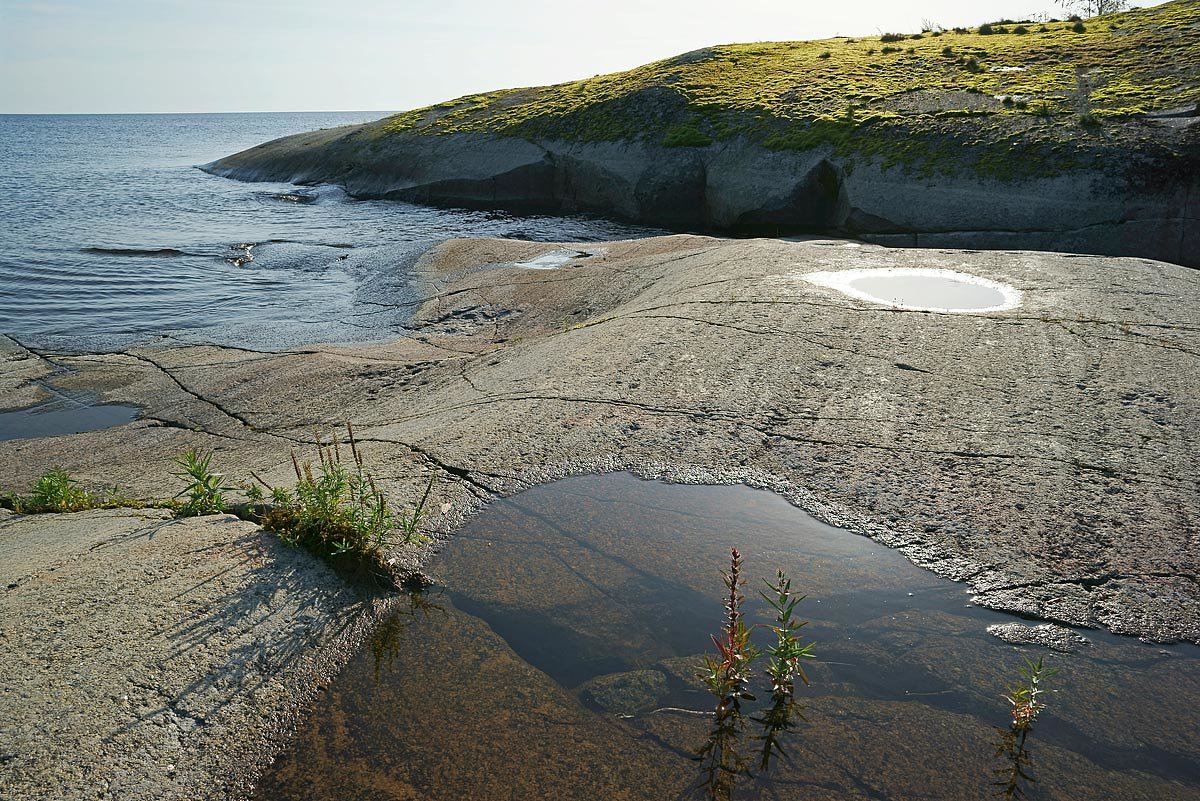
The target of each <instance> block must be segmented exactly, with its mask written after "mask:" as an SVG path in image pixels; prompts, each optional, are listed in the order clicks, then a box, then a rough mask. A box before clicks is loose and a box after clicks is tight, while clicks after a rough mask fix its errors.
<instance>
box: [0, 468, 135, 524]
mask: <svg viewBox="0 0 1200 801" xmlns="http://www.w3.org/2000/svg"><path fill="white" fill-rule="evenodd" d="M146 505H147V504H145V503H143V502H142V501H139V500H137V499H135V498H131V497H129V496H128V495H126V494H125V493H124V492H122V491H121V490H119V489H117V488H116V487H110V488H108V489H106V490H103V491H101V492H100V493H99V494H94V493H91V492H88V491H87V490H85V489H84V488H83V487H81V486H79V482H78V481H76V480H75V479H74V478H72V477H71V474H70V473H69V472H67V471H66V470H48V471H46V472H45V473H42V475H41V476H40V477H39V478H38V480H37V482H36V483H35V484H34V485H33V488H32V489H30V491H29V494H28V495H18V494H16V493H9V494H7V495H3V496H0V508H4V509H11V510H12V511H14V512H18V513H20V514H43V513H46V512H82V511H86V510H88V509H117V508H130V509H141V508H144V507H145V506H146Z"/></svg>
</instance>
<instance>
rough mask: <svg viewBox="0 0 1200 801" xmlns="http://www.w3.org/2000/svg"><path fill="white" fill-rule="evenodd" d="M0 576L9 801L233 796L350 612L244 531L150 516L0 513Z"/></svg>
mask: <svg viewBox="0 0 1200 801" xmlns="http://www.w3.org/2000/svg"><path fill="white" fill-rule="evenodd" d="M0 586H3V587H4V590H3V594H2V595H0V646H2V647H0V674H3V676H4V681H3V683H2V684H0V707H2V708H3V710H4V712H3V723H2V724H0V755H3V763H4V770H3V772H2V773H0V797H3V798H5V799H12V801H19V800H21V799H31V800H32V799H45V798H57V799H67V798H100V799H121V801H126V800H127V799H128V800H129V801H135V800H137V799H147V801H148V800H149V799H193V798H208V797H221V796H227V795H233V794H235V793H236V792H237V790H238V788H239V784H240V782H244V781H245V780H246V778H247V777H246V775H245V769H246V768H247V767H248V766H250V765H254V764H258V763H261V762H262V761H263V760H264V759H267V758H269V757H270V755H271V753H272V752H273V750H274V748H275V747H276V744H277V743H278V742H280V738H281V737H284V736H286V735H287V733H288V731H289V730H290V729H291V727H292V726H294V725H295V723H296V717H297V714H298V712H299V708H300V707H301V705H302V704H303V703H304V701H305V699H307V698H308V697H309V696H311V694H312V693H313V692H314V691H315V690H316V688H317V685H318V684H319V683H321V682H322V681H325V680H326V679H327V678H328V676H329V675H330V673H331V671H332V668H333V667H334V666H335V664H336V661H337V659H336V657H335V656H334V655H335V654H337V653H338V652H339V651H344V650H345V643H346V638H345V635H346V633H347V632H348V631H350V630H352V629H353V628H355V627H354V626H351V627H350V629H347V626H348V625H350V624H352V623H354V620H355V618H356V617H363V615H362V612H363V611H364V606H363V604H362V602H361V601H360V600H359V599H358V598H357V597H356V595H355V594H354V593H353V592H352V591H350V590H348V589H347V588H346V587H345V586H343V584H342V582H341V581H340V580H339V579H337V578H336V577H335V576H334V575H333V574H332V573H331V572H330V571H329V570H327V569H326V568H325V567H324V566H323V565H321V564H319V563H314V562H313V560H311V559H310V558H308V557H307V555H305V554H302V553H300V552H297V551H293V550H288V549H286V548H284V547H283V546H281V545H280V544H279V543H278V542H277V541H275V540H274V538H273V537H272V536H271V535H268V534H264V533H262V532H259V531H258V530H257V527H256V526H253V525H251V524H249V523H244V522H242V521H240V520H237V519H236V518H232V517H229V516H224V515H218V516H212V517H202V518H192V519H187V520H175V519H172V518H171V517H170V515H169V514H168V513H166V512H164V511H162V510H137V511H134V510H101V511H91V512H77V513H73V514H66V515H36V516H22V515H15V514H11V513H9V514H6V515H5V516H3V517H0ZM364 622H365V619H364ZM242 789H244V786H243V787H242Z"/></svg>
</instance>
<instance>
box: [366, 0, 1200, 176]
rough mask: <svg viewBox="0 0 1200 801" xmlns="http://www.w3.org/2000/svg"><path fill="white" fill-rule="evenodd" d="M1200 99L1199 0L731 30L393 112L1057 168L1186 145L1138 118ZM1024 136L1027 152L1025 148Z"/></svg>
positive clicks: (428, 120) (996, 166)
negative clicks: (995, 20)
mask: <svg viewBox="0 0 1200 801" xmlns="http://www.w3.org/2000/svg"><path fill="white" fill-rule="evenodd" d="M1197 100H1200V0H1176V2H1171V3H1167V4H1165V5H1161V6H1157V7H1154V8H1149V9H1142V10H1135V11H1130V12H1126V13H1121V14H1113V15H1109V16H1106V17H1097V18H1094V19H1090V20H1086V21H1084V22H1083V23H1074V22H1069V21H1066V22H1047V23H1037V22H1024V23H1021V22H1007V21H1006V22H1003V23H999V24H992V25H990V26H989V25H985V26H980V27H977V28H973V29H957V30H954V31H927V32H924V33H920V34H906V35H900V34H889V35H886V36H883V37H879V36H873V37H866V38H857V39H856V38H838V39H826V40H820V41H810V42H765V43H756V44H736V45H722V46H718V47H712V48H706V49H704V50H699V51H695V52H692V53H687V54H685V55H682V56H678V57H676V58H672V59H667V60H665V61H659V62H655V63H653V64H648V65H646V66H643V67H638V68H636V69H633V70H629V71H628V72H621V73H615V74H612V75H602V76H597V77H595V78H589V79H586V80H582V81H574V82H571V83H565V84H558V85H556V86H547V87H538V88H526V89H507V90H501V91H496V92H489V93H486V94H480V95H472V96H469V97H463V98H459V99H457V100H453V101H450V102H447V103H442V104H439V105H436V106H431V107H428V108H423V109H417V110H414V111H409V112H404V113H402V114H397V115H395V116H393V117H391V118H389V119H388V120H387V121H386V123H385V124H384V125H383V126H381V128H380V129H379V130H380V132H381V133H382V135H385V136H386V135H388V134H391V133H397V132H406V131H408V132H421V133H428V134H441V133H459V132H491V133H496V134H500V135H506V136H517V137H526V138H547V139H559V140H569V141H614V140H625V139H638V138H649V139H651V140H653V141H659V142H661V143H662V144H664V145H666V146H669V147H703V146H707V145H709V144H711V143H713V142H716V141H720V140H723V139H727V138H729V137H733V136H747V137H750V138H752V139H754V140H756V141H759V142H761V143H762V144H764V145H765V146H767V147H770V148H776V149H789V148H790V149H808V148H812V147H815V146H820V145H831V146H833V148H834V149H835V151H836V152H838V153H839V154H841V155H843V156H853V155H855V154H861V155H863V156H869V157H878V158H880V159H882V160H883V161H884V163H885V164H893V163H901V164H903V165H905V166H906V167H908V168H914V167H915V168H919V169H921V170H924V171H937V170H940V169H945V170H950V169H951V168H952V167H951V165H952V164H953V165H960V164H961V161H962V159H961V156H962V148H964V147H966V148H967V149H968V150H969V151H970V152H971V153H973V154H974V160H973V166H974V167H975V168H976V169H977V170H979V171H980V172H983V173H988V174H992V175H994V176H996V177H1005V176H1006V175H1010V174H1013V173H1014V172H1024V171H1027V170H1037V171H1039V172H1047V171H1050V172H1054V171H1057V170H1060V169H1064V168H1069V167H1070V166H1072V165H1073V164H1074V163H1076V162H1077V161H1078V160H1079V159H1081V158H1085V157H1089V156H1090V154H1091V153H1092V151H1094V150H1096V148H1097V147H1100V148H1101V149H1107V150H1112V149H1114V148H1113V147H1112V146H1113V145H1119V146H1121V147H1132V148H1135V149H1138V148H1142V149H1145V148H1150V149H1160V150H1161V149H1162V148H1166V149H1167V150H1168V151H1170V150H1171V149H1173V148H1178V147H1181V146H1182V147H1184V148H1185V149H1186V148H1188V147H1189V142H1194V141H1195V139H1194V137H1193V136H1192V135H1191V134H1190V133H1188V132H1183V133H1180V132H1178V131H1176V132H1174V133H1170V132H1167V133H1162V132H1155V131H1147V130H1146V126H1144V125H1129V124H1126V123H1127V121H1129V120H1131V119H1132V118H1133V117H1134V115H1137V114H1140V113H1142V112H1146V111H1153V110H1160V109H1165V108H1171V107H1175V106H1180V105H1183V104H1186V103H1195V102H1196V101H1197ZM1015 148H1019V151H1020V154H1021V155H1020V159H1019V160H1017V159H1015V158H1014V157H1013V155H1012V153H1013V152H1015V150H1014V149H1015Z"/></svg>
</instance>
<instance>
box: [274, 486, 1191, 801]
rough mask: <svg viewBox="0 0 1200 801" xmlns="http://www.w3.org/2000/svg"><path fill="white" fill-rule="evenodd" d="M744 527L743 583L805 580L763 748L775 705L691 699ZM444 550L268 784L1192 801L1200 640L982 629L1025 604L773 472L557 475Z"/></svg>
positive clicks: (301, 795)
mask: <svg viewBox="0 0 1200 801" xmlns="http://www.w3.org/2000/svg"><path fill="white" fill-rule="evenodd" d="M730 546H739V547H740V548H741V549H742V551H743V553H744V554H745V569H746V572H747V574H748V578H749V582H748V585H747V593H746V594H747V595H748V596H751V597H754V596H755V595H756V593H755V588H756V587H760V586H761V579H762V578H763V577H768V576H772V575H773V574H774V571H775V570H776V569H777V568H783V569H784V570H786V571H788V572H789V573H790V574H791V575H792V576H793V578H794V580H795V583H796V587H797V589H799V590H800V591H802V592H805V593H807V594H808V599H807V600H805V601H804V602H803V603H802V604H801V607H800V614H801V616H803V617H805V618H807V619H809V620H810V621H811V623H810V624H809V625H808V626H807V627H806V629H805V632H807V638H808V639H811V640H812V641H814V642H815V644H816V645H815V651H816V654H817V659H816V660H814V661H813V663H812V664H810V665H809V669H808V673H809V676H810V678H811V679H812V686H811V687H809V688H807V689H804V688H802V689H800V691H799V692H798V696H799V700H800V701H801V703H802V704H803V709H802V716H800V715H797V716H794V717H792V718H791V719H790V721H789V723H790V725H791V727H792V728H791V729H790V730H788V731H785V732H784V734H783V739H782V746H783V750H784V753H785V754H786V758H779V757H776V758H775V759H774V760H773V761H771V762H770V763H769V764H768V765H767V766H766V768H764V767H763V766H762V764H761V753H762V748H763V743H764V741H763V740H762V739H761V737H762V736H763V733H764V723H763V720H764V716H763V715H762V713H761V712H762V710H761V709H760V710H758V711H752V713H751V714H750V715H748V716H747V717H746V719H745V720H744V725H743V726H742V727H741V728H740V729H739V730H738V731H735V732H733V733H732V734H730V733H728V732H726V733H724V734H721V736H720V737H718V734H720V733H719V732H718V731H716V730H715V729H714V726H713V720H712V718H711V717H705V716H703V715H697V714H690V713H689V712H703V711H705V710H709V709H711V708H712V707H713V704H714V699H713V698H712V697H711V696H709V695H708V694H707V693H706V692H704V691H703V690H702V689H701V687H700V685H699V683H698V682H697V680H696V679H695V673H696V666H697V664H698V663H699V661H700V658H701V656H702V655H703V654H705V653H707V652H711V651H712V650H713V646H712V643H711V641H710V640H709V634H710V633H712V632H715V631H716V630H717V628H718V627H719V625H720V620H721V617H722V609H721V595H722V585H721V577H720V570H721V568H722V567H723V566H724V565H726V564H727V560H728V554H729V548H730ZM431 570H432V572H433V573H434V575H435V576H436V577H437V578H438V579H439V582H440V586H438V587H435V588H434V589H432V590H430V591H429V592H427V593H425V594H423V595H422V596H419V597H418V598H414V599H413V600H412V601H411V603H410V604H409V605H408V607H407V608H405V609H404V610H403V611H401V612H399V613H397V614H396V615H395V616H393V617H391V618H390V619H388V620H387V621H386V622H385V623H384V624H383V625H382V626H381V627H380V629H379V630H378V631H377V632H376V634H375V635H374V637H372V638H371V641H370V642H369V643H368V647H366V648H364V649H363V650H362V652H361V653H360V654H359V655H358V656H357V657H356V658H355V659H354V660H353V661H352V662H351V663H350V664H349V666H348V667H347V668H346V669H345V671H344V672H343V674H342V675H341V676H340V677H339V678H338V679H337V680H336V681H335V682H334V683H333V685H332V686H331V687H330V688H329V690H328V691H327V692H325V693H324V694H323V695H322V697H321V698H320V699H319V701H318V703H317V705H316V708H315V711H314V712H313V715H312V717H311V719H310V720H309V721H308V722H307V723H306V724H305V726H304V727H303V729H302V731H301V733H300V736H299V739H298V741H297V742H296V744H295V745H294V747H293V748H292V749H291V750H290V751H288V752H287V753H285V754H283V755H282V756H281V757H280V758H279V759H278V760H277V761H276V763H275V765H274V766H273V767H272V768H271V769H270V771H269V772H268V774H267V775H266V776H265V777H264V779H263V781H262V782H261V785H260V787H259V790H258V795H257V797H258V798H259V799H272V800H274V801H284V800H285V799H344V798H355V799H409V798H424V799H466V798H471V799H574V798H578V799H588V800H589V801H596V799H610V798H621V799H676V798H777V799H797V800H798V799H829V800H830V801H833V799H839V800H842V799H905V800H907V799H918V798H919V799H947V800H950V799H971V800H972V801H978V799H985V798H1003V797H1005V792H1006V791H1007V790H1008V788H1009V786H1010V784H1011V783H1014V782H1015V783H1016V784H1017V785H1018V787H1019V790H1020V792H1021V793H1022V795H1020V796H1016V797H1024V798H1030V799H1063V801H1067V800H1068V799H1070V800H1071V801H1085V800H1086V799H1096V800H1097V801H1098V800H1099V799H1106V800H1107V799H1123V800H1126V801H1128V800H1130V799H1146V800H1147V801H1151V800H1153V801H1166V800H1167V799H1170V800H1171V801H1177V800H1179V799H1200V722H1198V719H1197V716H1196V714H1195V710H1196V708H1197V702H1198V701H1200V659H1197V656H1198V649H1196V648H1194V647H1192V646H1173V647H1163V646H1156V645H1148V644H1144V643H1140V642H1138V641H1136V640H1133V639H1130V638H1119V637H1115V636H1111V635H1108V634H1105V633H1103V632H1094V631H1084V632H1082V633H1083V634H1084V635H1086V637H1087V638H1088V639H1089V640H1090V641H1091V642H1090V644H1089V645H1087V646H1084V647H1083V648H1082V650H1080V651H1079V652H1077V653H1070V654H1060V653H1056V652H1052V651H1048V650H1047V649H1044V648H1040V647H1034V646H1022V647H1015V646H1012V645H1009V644H1007V643H1005V642H1002V641H1001V640H999V639H997V638H995V637H993V636H991V635H989V634H987V633H986V631H985V629H986V627H987V626H988V625H990V624H992V623H998V622H1011V621H1012V620H1013V618H1012V617H1011V616H1008V615H1004V614H1002V613H998V612H992V611H989V610H985V609H979V608H977V607H974V606H972V605H970V603H969V598H968V594H967V592H966V591H965V589H964V588H963V586H962V585H959V584H954V583H952V582H948V581H945V580H943V579H939V578H937V577H936V576H933V575H932V574H930V573H929V572H927V571H924V570H921V569H919V568H917V567H914V566H913V565H912V564H910V563H909V562H908V561H907V560H905V559H904V557H903V556H902V555H900V554H899V553H897V552H895V551H892V550H889V549H887V548H885V547H882V546H879V545H877V544H875V543H873V542H871V541H869V540H867V539H865V538H862V537H858V536H855V535H852V534H849V533H847V532H845V531H842V530H839V529H835V528H832V527H830V526H826V525H824V524H821V523H819V522H817V521H816V520H814V519H812V518H811V517H809V516H807V515H805V514H804V513H802V512H800V511H798V510H797V509H795V508H794V507H792V506H790V505H789V504H787V503H786V502H785V501H783V500H782V499H781V498H779V497H778V496H775V495H772V494H770V493H766V492H761V491H757V490H751V489H747V488H744V487H685V486H671V485H665V484H659V483H653V482H645V481H640V480H638V479H636V478H634V477H632V476H630V475H627V474H616V475H608V476H589V477H581V478H574V479H569V480H566V481H561V482H558V483H556V484H551V485H547V486H543V487H538V488H536V489H533V490H530V491H528V492H525V493H523V494H521V495H519V496H517V497H514V498H511V499H508V500H501V501H497V502H495V503H493V504H492V505H491V506H490V507H489V508H488V509H487V510H486V511H485V512H484V513H483V514H482V515H480V516H479V517H478V518H476V519H475V520H474V521H473V522H471V523H470V524H469V525H467V526H466V527H465V528H464V529H463V530H462V531H461V532H460V533H459V534H457V535H456V536H455V537H454V538H453V539H452V540H451V541H450V542H449V543H447V544H446V546H445V547H444V550H443V551H442V553H441V554H440V555H439V556H438V557H437V559H436V560H435V561H434V562H433V564H432V565H431ZM763 607H764V605H763V604H762V603H761V602H759V603H751V604H750V606H749V607H748V610H749V616H750V618H751V619H752V620H753V619H762V618H763V617H764V616H763V615H762V614H761V613H762V612H763ZM764 644H765V642H764ZM1022 656H1029V657H1032V658H1037V657H1039V656H1044V657H1046V659H1047V662H1048V663H1049V664H1051V665H1053V666H1054V667H1057V668H1058V669H1059V670H1060V673H1058V674H1057V675H1055V676H1053V677H1052V678H1051V679H1050V680H1049V684H1048V686H1049V688H1050V689H1052V690H1054V692H1053V693H1052V694H1051V695H1050V696H1049V697H1048V698H1047V702H1046V705H1047V708H1046V710H1045V711H1044V712H1043V713H1042V716H1041V718H1040V719H1039V720H1038V721H1037V723H1036V725H1035V727H1034V729H1033V731H1032V734H1031V735H1029V737H1028V739H1027V740H1026V742H1025V749H1024V751H1023V752H1022V751H1020V750H1019V749H1016V750H1014V749H1013V748H1011V743H1006V740H1005V731H1006V728H1005V727H1007V726H1008V723H1009V720H1010V718H1009V714H1008V704H1007V702H1006V701H1005V700H1004V699H1003V697H1002V695H1003V694H1004V693H1005V692H1006V688H1007V687H1009V686H1010V685H1011V684H1012V683H1013V682H1014V681H1015V680H1016V679H1017V678H1018V676H1017V668H1018V667H1020V666H1021V664H1022ZM768 694H769V691H766V690H765V688H764V690H763V691H760V694H759V695H760V698H765V697H766V696H767V695H768ZM714 743H719V745H720V747H721V748H722V749H724V751H723V752H724V753H726V755H727V757H728V761H727V763H726V764H727V766H730V767H731V768H732V769H731V770H728V771H723V772H722V771H718V775H719V776H721V777H723V778H722V781H720V782H714V781H712V780H711V777H712V773H711V772H709V771H708V770H707V768H710V767H711V764H710V763H709V762H707V761H706V760H705V759H704V758H703V757H704V755H705V754H706V753H708V754H711V753H712V750H711V749H712V747H713V745H714ZM706 749H708V750H707V751H706ZM698 757H700V758H698Z"/></svg>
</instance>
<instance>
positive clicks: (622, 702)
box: [579, 670, 667, 715]
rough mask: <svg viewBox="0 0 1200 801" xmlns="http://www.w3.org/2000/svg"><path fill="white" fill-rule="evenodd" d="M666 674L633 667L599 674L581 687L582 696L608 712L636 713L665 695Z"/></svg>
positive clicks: (580, 694)
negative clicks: (624, 670) (619, 671)
mask: <svg viewBox="0 0 1200 801" xmlns="http://www.w3.org/2000/svg"><path fill="white" fill-rule="evenodd" d="M666 694H667V677H666V676H665V675H664V674H662V673H661V672H659V671H657V670H632V671H629V672H628V673H610V674H608V675H606V676H597V677H596V678H594V679H592V680H591V681H587V682H584V683H583V684H582V685H580V687H579V697H580V698H581V699H582V700H583V701H584V702H585V703H590V704H595V705H596V706H598V707H600V708H601V709H603V710H604V711H605V712H612V713H613V714H616V715H633V714H636V713H638V712H642V711H645V710H648V709H651V708H653V707H654V706H655V705H657V704H658V702H659V700H660V699H662V698H664V697H666Z"/></svg>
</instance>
